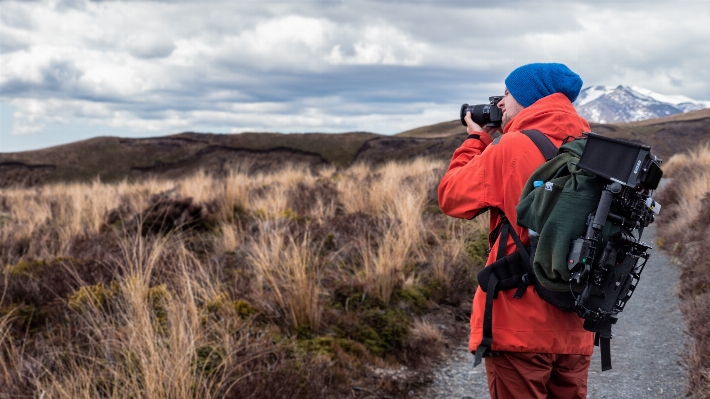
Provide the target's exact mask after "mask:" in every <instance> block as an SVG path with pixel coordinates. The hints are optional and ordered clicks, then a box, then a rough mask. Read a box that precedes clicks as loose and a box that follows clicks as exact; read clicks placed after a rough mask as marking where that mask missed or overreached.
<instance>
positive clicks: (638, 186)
mask: <svg viewBox="0 0 710 399" xmlns="http://www.w3.org/2000/svg"><path fill="white" fill-rule="evenodd" d="M586 136H587V144H586V147H585V149H584V152H583V153H582V156H581V158H580V160H579V163H577V164H576V166H577V167H578V168H580V169H583V170H586V171H588V172H591V173H592V174H594V175H596V176H598V177H601V178H602V179H603V180H605V183H606V185H605V187H604V189H603V191H602V193H601V198H600V200H599V205H598V206H597V209H596V211H595V212H592V213H591V214H590V215H589V217H588V218H587V232H586V234H585V235H584V236H583V237H580V238H578V239H576V240H573V241H572V242H571V243H570V247H569V254H568V257H567V259H568V268H569V270H570V274H571V276H572V280H574V281H576V282H577V284H580V283H581V284H585V288H584V290H583V292H582V293H581V294H580V295H579V296H577V297H576V298H575V308H576V310H577V314H578V315H579V317H581V318H583V319H585V321H584V328H585V329H586V330H588V331H592V332H600V331H602V330H605V331H607V332H608V333H607V335H609V336H608V337H607V338H610V331H611V330H610V329H611V325H612V324H615V323H616V321H617V318H618V314H619V312H621V311H622V310H623V309H624V306H625V305H626V302H627V301H628V300H629V298H630V297H631V295H632V294H633V292H634V290H635V288H636V285H637V284H638V282H639V279H640V276H641V272H642V271H643V268H644V266H645V265H646V262H647V261H648V258H649V253H648V250H649V249H651V247H650V246H648V245H646V244H645V243H643V242H641V234H642V232H643V229H644V228H645V227H647V226H648V225H649V224H651V223H652V222H653V221H654V219H655V216H656V215H657V214H658V213H659V212H660V209H661V206H660V204H658V203H657V202H656V201H654V200H653V198H652V195H653V190H655V189H656V188H658V184H659V182H660V180H661V177H662V176H663V172H662V171H661V168H660V166H661V163H662V160H661V159H660V158H658V157H657V156H655V155H654V154H653V153H652V152H651V148H650V147H648V146H646V145H642V144H636V143H632V142H629V141H625V140H618V139H612V138H609V137H604V136H601V135H598V134H594V133H586ZM607 221H610V222H611V224H612V226H615V229H614V230H615V231H616V232H615V233H613V234H612V235H611V236H609V237H608V240H607V242H606V244H605V245H601V244H602V230H603V229H604V228H605V225H606V222H607Z"/></svg>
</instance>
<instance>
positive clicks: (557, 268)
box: [515, 139, 619, 312]
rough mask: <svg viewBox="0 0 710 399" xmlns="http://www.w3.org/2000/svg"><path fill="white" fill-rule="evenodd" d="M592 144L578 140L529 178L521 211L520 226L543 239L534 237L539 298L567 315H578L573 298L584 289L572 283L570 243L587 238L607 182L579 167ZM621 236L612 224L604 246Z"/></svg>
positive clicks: (532, 249)
mask: <svg viewBox="0 0 710 399" xmlns="http://www.w3.org/2000/svg"><path fill="white" fill-rule="evenodd" d="M586 144H587V140H586V139H577V140H574V141H571V142H568V143H566V144H563V145H562V146H561V147H560V149H559V155H557V156H556V157H554V158H553V159H551V160H549V161H547V162H546V163H544V164H542V165H541V166H540V167H539V168H538V169H537V170H535V172H533V174H532V175H531V176H530V178H529V179H528V181H527V183H526V184H525V187H524V188H523V192H522V194H521V196H520V202H519V203H518V206H516V207H515V210H516V212H517V214H518V220H517V223H518V225H520V226H524V227H527V228H528V229H530V230H532V231H535V232H537V233H538V234H539V237H537V238H536V237H535V236H533V235H531V250H530V252H531V255H533V262H532V271H533V273H534V275H535V289H536V291H537V293H538V295H539V296H540V297H541V298H543V299H545V300H547V301H548V302H550V303H552V304H553V305H555V306H557V307H558V308H560V309H563V310H567V311H571V312H573V311H575V298H574V296H573V295H574V294H573V293H581V292H582V291H583V290H584V285H581V284H576V283H574V282H571V275H570V271H569V268H568V261H567V255H568V253H569V249H570V242H572V241H573V240H574V239H576V238H578V237H581V236H583V235H584V233H585V231H586V230H587V222H588V220H587V219H588V217H589V214H590V213H591V212H593V211H594V210H596V208H597V205H598V204H599V200H600V198H601V194H602V190H603V189H604V186H605V184H606V182H605V181H604V180H603V179H602V178H600V177H599V176H597V175H595V174H592V173H590V172H588V171H586V170H584V169H580V168H579V167H577V164H578V163H579V159H580V158H581V156H582V153H583V152H584V147H585V146H586ZM617 231H619V227H618V225H614V224H612V223H611V222H610V221H607V223H606V225H605V228H604V230H603V232H602V239H601V240H600V241H599V244H598V248H597V250H601V243H603V242H606V240H607V238H608V237H609V236H610V235H611V234H614V233H616V232H617Z"/></svg>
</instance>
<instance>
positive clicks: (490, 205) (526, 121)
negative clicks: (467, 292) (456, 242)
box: [439, 63, 594, 399]
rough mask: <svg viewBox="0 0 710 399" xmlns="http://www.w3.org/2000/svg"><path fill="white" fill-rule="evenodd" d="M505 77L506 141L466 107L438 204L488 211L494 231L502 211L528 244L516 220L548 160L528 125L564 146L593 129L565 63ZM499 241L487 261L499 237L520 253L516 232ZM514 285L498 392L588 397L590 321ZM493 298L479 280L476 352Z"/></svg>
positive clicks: (505, 296) (496, 331)
mask: <svg viewBox="0 0 710 399" xmlns="http://www.w3.org/2000/svg"><path fill="white" fill-rule="evenodd" d="M505 84H506V90H505V96H504V97H503V99H502V100H501V101H500V102H499V103H498V107H499V108H500V109H501V111H502V112H503V118H502V124H501V127H502V131H501V133H502V135H501V137H500V140H499V142H498V143H497V144H496V143H493V139H492V137H491V134H492V133H494V131H495V130H496V129H497V128H486V129H483V128H481V127H480V126H478V125H477V124H475V123H474V122H473V120H472V119H471V114H470V113H467V114H466V118H465V121H466V123H467V125H468V128H467V131H468V133H469V137H468V139H467V140H466V141H464V143H463V144H462V145H461V147H459V148H458V149H457V150H456V151H455V152H454V156H453V158H452V160H451V165H450V166H449V169H448V171H447V172H446V174H445V175H444V177H443V179H442V180H441V184H440V185H439V206H440V207H441V209H442V211H443V212H444V213H446V214H447V215H449V216H453V217H458V218H465V219H471V218H473V217H475V216H476V215H478V214H479V213H482V212H483V211H485V210H486V209H490V229H491V232H493V231H495V230H496V227H499V224H500V223H501V212H502V213H503V214H504V215H505V216H507V218H508V220H510V221H511V227H512V228H513V229H514V230H515V232H516V233H517V234H518V236H519V237H520V238H521V240H522V242H523V244H524V245H529V238H528V231H527V229H525V228H522V227H520V226H518V225H517V224H516V223H515V220H516V217H517V214H516V212H515V206H516V205H517V204H518V201H519V199H520V194H521V192H522V189H523V186H524V185H525V182H526V181H527V179H528V177H529V176H530V175H531V174H532V172H533V171H534V170H535V169H536V168H537V167H538V166H540V165H541V164H542V163H543V162H545V158H544V156H543V155H542V153H541V152H540V150H539V149H538V147H537V146H536V145H535V144H534V143H533V141H532V140H531V139H530V138H529V137H527V136H526V135H524V134H523V133H521V131H522V130H538V131H540V132H542V133H543V134H545V135H546V136H547V137H548V138H549V139H550V140H551V141H552V143H553V144H554V145H555V146H557V147H559V146H560V145H562V142H563V141H564V140H566V139H569V137H579V136H580V135H581V134H582V133H583V132H588V131H590V127H589V124H588V123H587V122H586V121H585V120H584V119H582V117H580V116H579V115H578V114H577V112H576V110H575V109H574V107H573V106H572V102H573V101H574V100H575V99H576V98H577V95H579V91H580V89H581V88H582V80H581V79H580V77H579V76H578V75H577V74H575V73H574V72H572V71H571V70H570V69H569V68H567V67H566V66H565V65H562V64H557V63H549V64H528V65H524V66H521V67H519V68H517V69H516V70H514V71H513V72H512V73H511V74H510V75H509V76H508V77H507V78H506V79H505ZM493 236H494V235H492V237H493ZM499 241H500V240H496V242H495V243H494V244H493V245H492V248H491V251H490V255H489V257H488V264H491V263H493V261H495V260H496V255H497V254H498V246H499V245H505V248H506V250H505V253H506V254H511V253H513V252H515V251H516V246H515V243H514V241H513V238H512V237H511V236H510V235H508V240H507V242H506V243H500V242H499ZM514 292H515V290H508V291H502V292H500V293H499V294H498V296H497V299H495V300H494V301H493V312H492V314H493V318H492V331H493V342H492V344H491V348H490V349H491V353H490V354H491V356H487V357H486V358H485V359H486V360H485V361H486V373H487V376H488V387H489V389H490V393H491V397H492V398H565V399H568V398H584V397H586V393H587V370H588V369H589V363H590V356H591V354H592V350H593V344H594V339H593V334H592V333H591V332H588V331H585V330H584V329H583V327H582V325H583V319H581V318H579V317H578V316H577V315H576V314H575V313H573V312H565V311H562V310H560V309H558V308H557V307H555V306H554V305H552V304H550V303H548V302H546V301H545V300H543V299H541V298H540V297H539V296H538V295H537V294H536V293H535V290H534V285H530V286H528V287H527V289H526V291H525V293H524V294H523V296H522V297H521V298H519V299H516V298H513V294H514ZM485 301H486V294H485V293H484V292H483V291H482V290H481V288H480V287H479V288H478V289H477V290H476V294H475V296H474V299H473V313H472V315H471V335H470V341H469V350H470V351H471V352H472V353H475V351H476V349H477V347H479V344H481V341H482V336H483V332H482V330H483V315H484V309H485ZM486 355H488V354H486Z"/></svg>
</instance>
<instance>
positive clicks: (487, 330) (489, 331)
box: [473, 273, 498, 367]
mask: <svg viewBox="0 0 710 399" xmlns="http://www.w3.org/2000/svg"><path fill="white" fill-rule="evenodd" d="M497 285H498V277H497V276H496V275H495V273H493V274H491V277H490V278H489V279H488V288H487V290H486V310H485V311H484V312H483V339H482V340H481V343H480V344H479V345H478V347H477V348H476V359H475V360H474V361H473V367H476V366H478V365H479V364H481V359H482V358H483V355H484V354H486V353H489V352H490V350H491V344H492V343H493V299H495V297H496V296H497V292H496V288H497V287H496V286H497Z"/></svg>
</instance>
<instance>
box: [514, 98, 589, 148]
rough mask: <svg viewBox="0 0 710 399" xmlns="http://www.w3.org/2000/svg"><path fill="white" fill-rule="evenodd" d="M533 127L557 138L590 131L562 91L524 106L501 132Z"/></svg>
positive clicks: (531, 128)
mask: <svg viewBox="0 0 710 399" xmlns="http://www.w3.org/2000/svg"><path fill="white" fill-rule="evenodd" d="M533 129H534V130H539V131H541V132H543V133H545V134H547V135H548V136H550V137H553V138H556V139H559V140H563V139H565V138H566V137H567V136H579V135H580V134H581V133H584V132H589V131H591V128H590V127H589V123H588V122H587V121H586V120H585V119H584V118H582V117H581V116H579V114H578V113H577V110H575V109H574V106H573V105H572V103H571V102H570V101H569V99H568V98H567V97H566V96H565V95H564V94H562V93H555V94H551V95H549V96H547V97H543V98H541V99H539V100H538V101H536V102H535V103H534V104H533V105H531V106H529V107H527V108H524V109H523V110H522V111H520V112H519V113H518V114H517V115H515V116H514V117H513V119H511V120H510V121H509V122H508V124H507V125H505V127H504V128H503V133H508V132H516V131H521V130H533Z"/></svg>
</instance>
